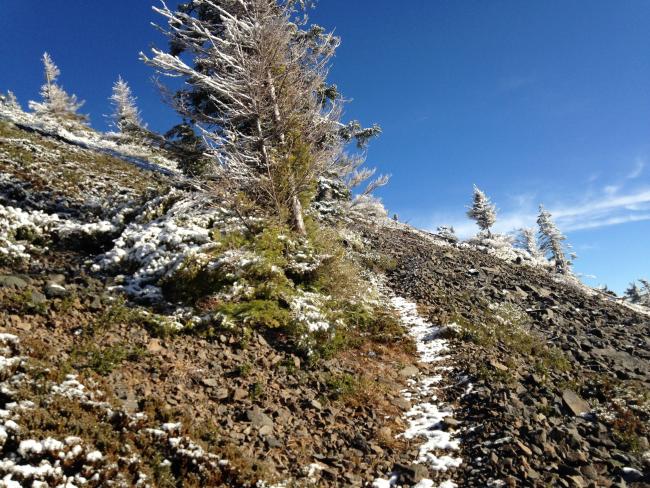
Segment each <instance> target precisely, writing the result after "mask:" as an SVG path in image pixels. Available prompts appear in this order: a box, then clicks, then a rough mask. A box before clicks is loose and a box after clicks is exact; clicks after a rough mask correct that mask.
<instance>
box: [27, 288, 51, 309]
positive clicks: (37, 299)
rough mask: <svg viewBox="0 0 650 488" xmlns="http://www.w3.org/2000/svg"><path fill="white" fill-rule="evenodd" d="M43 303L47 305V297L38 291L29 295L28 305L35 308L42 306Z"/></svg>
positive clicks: (33, 291)
mask: <svg viewBox="0 0 650 488" xmlns="http://www.w3.org/2000/svg"><path fill="white" fill-rule="evenodd" d="M44 303H47V297H46V296H45V295H43V294H42V293H41V292H40V291H36V290H32V292H31V293H30V294H29V304H30V305H32V306H34V307H37V306H39V305H43V304H44Z"/></svg>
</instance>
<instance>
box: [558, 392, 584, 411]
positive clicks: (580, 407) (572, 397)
mask: <svg viewBox="0 0 650 488" xmlns="http://www.w3.org/2000/svg"><path fill="white" fill-rule="evenodd" d="M562 400H563V401H564V405H565V406H566V407H567V408H568V409H569V410H570V411H571V412H572V413H573V415H575V416H579V415H582V414H584V413H588V412H589V411H591V407H590V406H589V404H588V403H587V402H586V401H585V400H583V399H582V398H580V397H579V396H578V394H577V393H576V392H574V391H572V390H564V391H563V392H562Z"/></svg>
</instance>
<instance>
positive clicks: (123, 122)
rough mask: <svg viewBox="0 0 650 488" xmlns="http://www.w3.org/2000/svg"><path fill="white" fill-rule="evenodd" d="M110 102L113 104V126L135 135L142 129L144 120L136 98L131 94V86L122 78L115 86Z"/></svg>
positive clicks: (119, 78)
mask: <svg viewBox="0 0 650 488" xmlns="http://www.w3.org/2000/svg"><path fill="white" fill-rule="evenodd" d="M110 101H111V103H112V104H113V113H112V118H113V124H114V125H115V127H117V128H118V129H119V131H120V132H122V133H133V132H137V131H138V130H140V129H142V119H141V117H140V111H139V110H138V107H137V106H136V98H135V97H134V96H133V94H132V93H131V87H129V84H128V83H127V82H126V81H124V80H123V79H122V77H121V76H120V77H118V79H117V81H116V82H115V84H113V94H112V95H111V97H110Z"/></svg>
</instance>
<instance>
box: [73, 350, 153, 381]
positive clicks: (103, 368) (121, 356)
mask: <svg viewBox="0 0 650 488" xmlns="http://www.w3.org/2000/svg"><path fill="white" fill-rule="evenodd" d="M144 354H145V350H144V349H143V348H141V347H137V346H135V347H134V346H129V345H126V344H123V343H120V344H115V345H111V346H106V347H100V346H98V345H95V344H85V345H83V346H80V347H77V348H75V349H73V351H72V353H71V360H72V362H73V363H74V365H75V367H76V368H77V369H81V370H83V369H90V370H92V371H94V372H95V373H97V374H99V375H101V376H107V375H109V374H110V373H112V372H113V370H115V368H117V367H119V366H120V365H121V364H122V363H123V362H124V361H127V360H128V361H133V362H136V361H138V360H139V359H140V358H142V356H144Z"/></svg>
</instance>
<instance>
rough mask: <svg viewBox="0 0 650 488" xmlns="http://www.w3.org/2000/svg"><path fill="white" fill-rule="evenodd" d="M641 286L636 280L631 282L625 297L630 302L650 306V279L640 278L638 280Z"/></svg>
mask: <svg viewBox="0 0 650 488" xmlns="http://www.w3.org/2000/svg"><path fill="white" fill-rule="evenodd" d="M638 281H639V283H640V284H641V286H639V285H637V282H636V281H634V282H632V283H630V286H629V287H628V289H627V290H625V295H624V296H625V299H626V300H627V301H629V302H630V303H634V304H637V305H644V306H646V307H649V306H650V281H648V280H644V279H640V280H638Z"/></svg>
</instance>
